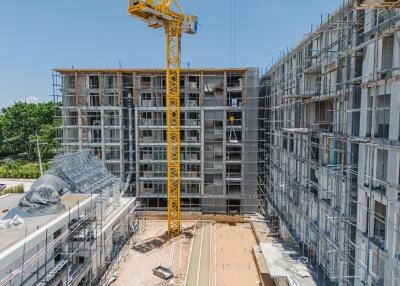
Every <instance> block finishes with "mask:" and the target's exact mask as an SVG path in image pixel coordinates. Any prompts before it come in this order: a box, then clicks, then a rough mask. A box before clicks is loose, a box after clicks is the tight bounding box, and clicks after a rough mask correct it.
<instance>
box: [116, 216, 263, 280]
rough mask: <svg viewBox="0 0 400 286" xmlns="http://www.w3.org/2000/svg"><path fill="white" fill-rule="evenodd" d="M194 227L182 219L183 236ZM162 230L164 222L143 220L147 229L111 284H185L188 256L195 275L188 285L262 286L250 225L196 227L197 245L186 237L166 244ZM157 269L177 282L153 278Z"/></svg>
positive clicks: (131, 249) (216, 224)
mask: <svg viewBox="0 0 400 286" xmlns="http://www.w3.org/2000/svg"><path fill="white" fill-rule="evenodd" d="M195 224H196V222H194V221H190V222H188V221H184V222H183V228H184V229H187V232H186V233H191V234H193V233H194V226H195ZM166 229H167V222H166V221H160V220H146V227H145V231H144V232H141V234H140V235H138V236H137V237H136V243H135V244H134V245H133V246H132V247H131V248H130V249H129V256H128V257H127V259H126V261H125V262H123V263H121V265H120V267H119V269H118V275H117V279H116V280H115V281H114V283H113V284H112V285H115V286H126V285H132V286H153V285H177V286H178V285H179V286H181V285H182V286H183V285H184V284H185V280H186V275H187V273H188V271H189V272H190V271H191V269H188V266H189V260H190V257H189V256H190V255H191V257H192V258H193V259H194V260H195V261H193V262H195V263H193V262H192V261H191V262H190V265H191V268H195V270H196V271H195V273H197V276H195V279H192V280H194V281H197V282H193V283H189V282H190V281H191V280H190V279H189V281H188V285H197V286H200V285H201V286H204V285H211V286H214V285H215V286H236V285H237V286H243V285H246V286H251V285H257V286H258V285H260V279H259V276H258V272H257V268H256V263H255V261H254V258H253V254H252V249H253V246H255V245H257V242H256V239H255V237H254V234H253V232H252V229H251V225H250V223H234V222H231V223H212V224H209V225H207V227H206V228H204V230H203V229H201V232H200V229H197V231H196V237H197V238H198V239H197V240H195V241H197V242H198V243H197V244H198V245H197V244H196V243H195V244H193V242H192V241H193V238H192V237H191V236H190V235H185V234H183V235H181V236H180V237H178V238H175V239H173V240H171V241H168V240H167V236H166ZM200 233H201V236H200ZM208 242H209V243H208ZM192 245H193V251H195V252H196V251H197V252H199V253H191V248H192ZM196 246H197V247H196ZM159 265H162V266H164V267H167V268H170V269H171V270H172V272H173V273H174V274H175V276H176V278H174V279H172V280H170V281H164V280H162V279H161V278H158V277H156V276H154V275H153V273H152V269H153V268H154V267H156V266H159ZM193 265H194V266H193ZM196 265H197V266H196ZM199 265H200V266H199ZM192 270H193V269H192ZM205 272H207V275H205V274H204V273H205ZM192 276H193V275H192ZM197 277H199V278H197ZM207 277H208V279H206V278H207ZM203 280H207V281H203Z"/></svg>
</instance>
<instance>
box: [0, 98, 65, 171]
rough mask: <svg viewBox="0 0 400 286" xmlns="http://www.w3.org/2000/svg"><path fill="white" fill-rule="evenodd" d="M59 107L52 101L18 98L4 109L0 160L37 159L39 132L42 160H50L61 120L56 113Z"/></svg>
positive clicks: (1, 115) (56, 143)
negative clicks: (34, 101)
mask: <svg viewBox="0 0 400 286" xmlns="http://www.w3.org/2000/svg"><path fill="white" fill-rule="evenodd" d="M57 107H58V105H57V104H56V103H53V102H48V103H39V104H30V103H22V102H18V103H15V104H14V105H12V106H10V107H7V108H4V109H2V113H1V114H0V160H5V159H14V160H15V159H18V160H27V161H33V160H37V148H36V134H37V135H38V137H39V142H40V151H41V155H42V159H43V161H44V162H45V161H48V160H51V159H52V158H53V157H54V155H55V153H56V150H57V146H58V142H57V129H58V127H59V126H60V125H61V122H60V120H59V119H56V118H55V116H54V115H55V114H56V113H55V112H56V108H57ZM3 162H4V161H3ZM6 162H7V161H6ZM7 164H8V163H7Z"/></svg>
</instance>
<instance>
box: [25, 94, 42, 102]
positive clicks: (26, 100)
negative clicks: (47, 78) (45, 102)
mask: <svg viewBox="0 0 400 286" xmlns="http://www.w3.org/2000/svg"><path fill="white" fill-rule="evenodd" d="M25 102H26V103H30V104H38V103H39V99H38V98H37V97H36V96H30V97H27V98H25Z"/></svg>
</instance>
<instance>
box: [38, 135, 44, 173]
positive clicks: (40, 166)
mask: <svg viewBox="0 0 400 286" xmlns="http://www.w3.org/2000/svg"><path fill="white" fill-rule="evenodd" d="M36 147H37V152H38V158H39V169H40V176H42V175H43V167H42V157H41V155H40V144H39V135H38V133H37V131H36Z"/></svg>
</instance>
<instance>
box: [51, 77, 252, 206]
mask: <svg viewBox="0 0 400 286" xmlns="http://www.w3.org/2000/svg"><path fill="white" fill-rule="evenodd" d="M57 73H58V76H57V78H60V79H61V82H60V84H59V85H58V87H57V89H58V90H59V91H60V95H59V99H61V101H62V113H61V116H62V118H63V138H62V146H63V148H64V151H66V152H74V151H78V150H82V149H85V148H90V149H92V150H93V151H94V153H95V154H96V155H97V156H98V157H99V158H100V159H101V160H102V161H103V163H104V165H105V166H106V167H107V168H108V169H109V170H110V171H111V172H113V173H114V174H116V175H117V176H120V177H121V178H122V179H125V178H127V177H128V174H130V173H133V174H134V175H133V176H132V180H131V184H132V191H134V192H135V193H136V196H137V198H138V199H140V200H141V201H142V202H143V203H144V204H145V205H147V206H150V207H165V206H166V199H167V173H166V171H167V151H166V150H167V142H166V134H167V120H166V111H167V110H166V95H165V93H166V86H165V85H166V82H165V70H150V69H146V70H133V69H132V70H122V69H120V70H88V69H86V70H85V69H79V70H78V69H59V70H57ZM258 78H259V76H258V69H190V70H183V71H182V76H181V142H182V143H181V160H182V164H181V178H182V179H181V192H182V204H183V208H185V207H190V208H191V209H194V208H198V209H201V210H202V211H205V212H220V213H226V212H231V211H235V212H236V211H237V212H254V211H255V210H256V185H257V152H258V149H257V136H258V134H257V130H258V101H257V100H258V87H257V84H258Z"/></svg>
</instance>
